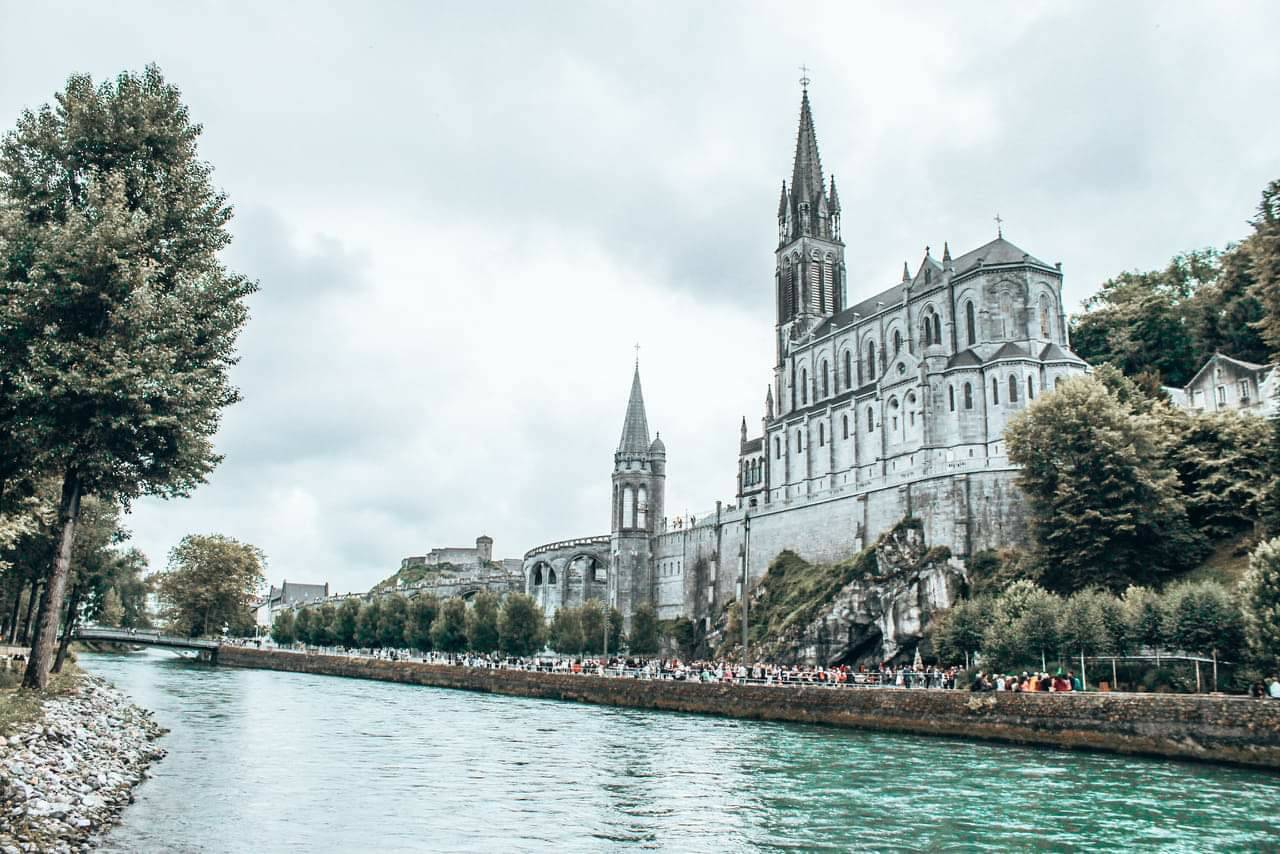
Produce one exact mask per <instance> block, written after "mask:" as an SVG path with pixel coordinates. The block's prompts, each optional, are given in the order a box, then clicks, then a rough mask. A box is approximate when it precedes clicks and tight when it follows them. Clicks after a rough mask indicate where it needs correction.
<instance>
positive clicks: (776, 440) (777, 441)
mask: <svg viewBox="0 0 1280 854" xmlns="http://www.w3.org/2000/svg"><path fill="white" fill-rule="evenodd" d="M773 456H774V459H779V460H780V459H782V437H781V436H774V437H773Z"/></svg>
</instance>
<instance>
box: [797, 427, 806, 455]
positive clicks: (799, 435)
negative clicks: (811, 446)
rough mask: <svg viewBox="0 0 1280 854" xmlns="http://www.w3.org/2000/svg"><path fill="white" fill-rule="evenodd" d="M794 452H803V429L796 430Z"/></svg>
mask: <svg viewBox="0 0 1280 854" xmlns="http://www.w3.org/2000/svg"><path fill="white" fill-rule="evenodd" d="M796 453H797V454H801V453H804V431H803V430H797V431H796Z"/></svg>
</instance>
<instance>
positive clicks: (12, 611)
mask: <svg viewBox="0 0 1280 854" xmlns="http://www.w3.org/2000/svg"><path fill="white" fill-rule="evenodd" d="M26 586H27V583H26V582H25V581H19V582H18V583H17V585H16V586H15V587H14V589H13V605H12V606H11V607H10V608H9V634H8V638H9V643H15V642H17V640H18V618H19V617H20V616H22V588H24V587H26Z"/></svg>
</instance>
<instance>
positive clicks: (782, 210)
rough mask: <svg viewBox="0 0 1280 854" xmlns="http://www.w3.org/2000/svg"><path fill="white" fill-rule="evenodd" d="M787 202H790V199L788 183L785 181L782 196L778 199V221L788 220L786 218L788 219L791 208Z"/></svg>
mask: <svg viewBox="0 0 1280 854" xmlns="http://www.w3.org/2000/svg"><path fill="white" fill-rule="evenodd" d="M787 201H788V199H787V182H786V181H783V182H782V196H781V197H780V198H779V199H778V219H779V220H784V219H786V218H787V208H788V207H789V205H788V204H787Z"/></svg>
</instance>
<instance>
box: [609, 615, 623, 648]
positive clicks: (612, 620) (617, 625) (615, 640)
mask: <svg viewBox="0 0 1280 854" xmlns="http://www.w3.org/2000/svg"><path fill="white" fill-rule="evenodd" d="M622 624H623V620H622V612H621V611H619V610H618V609H617V608H610V609H609V655H610V656H612V655H614V654H616V653H617V652H618V650H620V649H622Z"/></svg>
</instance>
